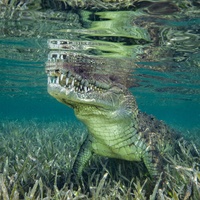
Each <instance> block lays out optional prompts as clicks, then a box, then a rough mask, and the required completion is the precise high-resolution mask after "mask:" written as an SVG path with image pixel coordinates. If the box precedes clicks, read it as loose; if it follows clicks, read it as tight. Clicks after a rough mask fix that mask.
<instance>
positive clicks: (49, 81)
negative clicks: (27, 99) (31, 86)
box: [47, 76, 51, 84]
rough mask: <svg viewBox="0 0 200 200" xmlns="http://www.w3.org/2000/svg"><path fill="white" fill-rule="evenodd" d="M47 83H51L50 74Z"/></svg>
mask: <svg viewBox="0 0 200 200" xmlns="http://www.w3.org/2000/svg"><path fill="white" fill-rule="evenodd" d="M47 83H48V84H50V83H51V77H50V76H48V79H47Z"/></svg>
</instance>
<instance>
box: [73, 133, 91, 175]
mask: <svg viewBox="0 0 200 200" xmlns="http://www.w3.org/2000/svg"><path fill="white" fill-rule="evenodd" d="M91 156H92V150H91V140H90V138H89V136H87V138H86V139H85V141H84V142H83V144H82V145H81V147H80V149H79V152H78V154H77V157H76V159H75V162H74V165H73V168H72V171H73V172H74V175H75V176H76V177H77V178H80V176H81V174H82V171H83V169H84V168H85V166H86V165H87V163H88V161H89V160H90V158H91Z"/></svg>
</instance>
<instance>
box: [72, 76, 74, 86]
mask: <svg viewBox="0 0 200 200" xmlns="http://www.w3.org/2000/svg"><path fill="white" fill-rule="evenodd" d="M72 87H74V78H73V79H72Z"/></svg>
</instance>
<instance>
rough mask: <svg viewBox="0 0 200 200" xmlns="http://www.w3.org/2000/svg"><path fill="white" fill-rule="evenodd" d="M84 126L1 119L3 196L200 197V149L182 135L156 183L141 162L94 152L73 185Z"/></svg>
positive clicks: (139, 199)
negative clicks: (79, 181)
mask: <svg viewBox="0 0 200 200" xmlns="http://www.w3.org/2000/svg"><path fill="white" fill-rule="evenodd" d="M84 130H85V129H84V127H82V125H76V126H75V125H74V124H68V123H66V122H38V121H3V122H1V124H0V199H3V200H9V199H10V200H18V199H28V200H29V199H45V200H47V199H58V200H60V199H62V200H65V199H135V200H148V199H150V200H155V199H159V200H168V199H174V200H177V199H183V200H187V199H192V200H197V199H200V169H199V168H200V151H199V150H198V148H197V146H196V145H195V144H194V143H193V142H186V141H185V140H183V139H181V140H179V141H177V146H178V149H179V152H178V151H177V154H176V156H174V157H172V156H171V155H166V156H165V159H166V160H167V162H168V164H167V165H166V166H165V170H166V173H165V175H163V174H161V176H160V179H159V180H158V181H157V182H156V183H154V184H152V181H151V180H150V179H149V178H148V175H147V171H146V170H145V168H144V166H143V165H142V164H141V163H133V162H132V163H131V162H125V161H121V160H116V159H107V158H102V157H98V156H95V157H94V158H93V160H92V162H91V163H90V164H89V166H88V167H87V168H86V170H85V172H84V175H83V178H82V184H81V183H80V184H79V185H78V187H77V189H76V190H75V189H73V184H74V183H71V182H70V181H69V178H68V177H69V171H70V169H71V167H72V164H73V161H74V159H75V156H76V154H77V151H78V149H79V146H80V144H81V143H82V141H83V139H84V137H85V133H86V132H85V131H84ZM168 148H170V147H168ZM83 183H84V184H83ZM84 185H87V186H89V188H90V194H89V192H88V191H87V190H86V188H85V187H84ZM152 185H153V186H152ZM81 188H82V189H81Z"/></svg>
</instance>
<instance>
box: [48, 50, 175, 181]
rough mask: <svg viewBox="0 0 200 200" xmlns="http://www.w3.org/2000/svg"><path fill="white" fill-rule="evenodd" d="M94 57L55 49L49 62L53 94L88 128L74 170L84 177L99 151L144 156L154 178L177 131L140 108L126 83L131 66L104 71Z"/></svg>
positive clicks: (129, 158)
mask: <svg viewBox="0 0 200 200" xmlns="http://www.w3.org/2000/svg"><path fill="white" fill-rule="evenodd" d="M73 56H74V57H73ZM72 57H73V58H72ZM95 59H97V58H95ZM95 59H93V58H91V57H90V56H88V57H86V56H84V57H83V56H81V55H79V54H75V55H73V54H69V53H59V52H53V53H50V54H49V60H48V61H47V63H46V69H45V70H46V73H47V77H48V81H47V82H48V84H47V85H48V92H49V94H50V95H52V96H53V97H54V98H56V99H57V100H58V101H59V102H61V103H64V104H66V105H67V106H69V107H71V108H72V109H73V110H74V113H75V115H76V117H77V118H78V119H79V120H80V121H82V122H83V123H84V124H85V125H86V127H87V129H88V133H89V134H88V135H87V137H86V139H85V141H84V142H83V144H82V145H81V147H80V150H79V152H78V154H77V157H76V159H75V162H74V165H73V172H74V174H75V175H76V177H79V178H80V176H81V175H82V172H83V170H84V168H85V166H86V165H87V163H88V162H89V160H90V159H91V157H92V155H93V154H97V155H100V156H105V157H109V158H117V159H123V160H127V161H139V162H143V164H144V165H145V166H146V168H147V171H148V173H149V177H151V178H152V179H155V180H156V179H157V178H158V176H160V174H161V173H162V172H163V166H164V164H163V163H164V159H163V158H164V155H165V153H166V152H165V150H166V149H167V148H166V147H167V146H169V145H173V142H174V140H175V132H174V131H173V130H171V129H170V128H169V127H168V126H167V125H165V124H164V123H163V122H162V121H159V120H157V119H156V118H155V117H153V116H151V115H147V114H145V113H142V112H141V111H139V109H138V106H137V103H136V100H135V98H134V96H133V94H132V93H131V92H130V91H129V89H128V85H130V83H128V80H129V79H128V78H127V77H125V75H126V74H127V72H126V73H125V72H124V73H117V72H116V71H113V70H112V72H110V73H103V72H101V73H100V72H98V70H94V69H95V67H94V66H95V64H94V63H95ZM85 60H86V61H85ZM89 61H90V62H89ZM96 62H97V61H96ZM99 63H101V61H99ZM103 65H106V62H104V63H103ZM109 67H110V66H105V69H106V68H109ZM102 70H103V69H102ZM114 75H115V76H114Z"/></svg>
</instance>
